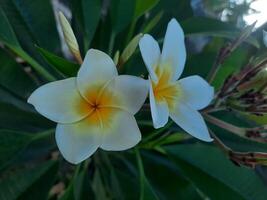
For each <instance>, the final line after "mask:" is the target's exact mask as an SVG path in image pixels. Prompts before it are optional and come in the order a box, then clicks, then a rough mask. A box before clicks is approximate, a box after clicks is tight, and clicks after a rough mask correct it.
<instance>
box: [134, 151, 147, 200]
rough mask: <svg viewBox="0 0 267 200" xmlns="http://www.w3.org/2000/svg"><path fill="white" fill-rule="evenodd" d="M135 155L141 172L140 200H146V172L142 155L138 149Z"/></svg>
mask: <svg viewBox="0 0 267 200" xmlns="http://www.w3.org/2000/svg"><path fill="white" fill-rule="evenodd" d="M135 155H136V161H137V165H138V170H139V183H140V198H139V199H140V200H144V193H145V172H144V166H143V161H142V158H141V155H140V152H139V150H138V149H137V148H135Z"/></svg>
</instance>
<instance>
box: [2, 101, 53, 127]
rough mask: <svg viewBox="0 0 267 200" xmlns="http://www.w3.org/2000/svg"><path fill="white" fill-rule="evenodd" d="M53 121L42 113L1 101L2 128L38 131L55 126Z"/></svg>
mask: <svg viewBox="0 0 267 200" xmlns="http://www.w3.org/2000/svg"><path fill="white" fill-rule="evenodd" d="M54 126H55V125H54V123H53V122H51V121H49V120H47V119H46V118H44V117H42V116H41V115H39V114H37V113H33V112H29V111H24V110H21V109H19V108H16V107H15V106H13V105H11V104H7V103H0V128H1V129H10V130H17V131H25V132H36V131H42V130H46V129H48V128H53V127H54Z"/></svg>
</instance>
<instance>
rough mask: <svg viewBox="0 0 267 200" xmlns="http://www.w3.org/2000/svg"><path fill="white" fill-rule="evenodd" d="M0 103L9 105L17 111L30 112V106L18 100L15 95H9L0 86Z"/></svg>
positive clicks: (22, 100) (8, 92)
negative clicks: (17, 109)
mask: <svg viewBox="0 0 267 200" xmlns="http://www.w3.org/2000/svg"><path fill="white" fill-rule="evenodd" d="M0 102H1V103H6V104H11V105H13V106H15V107H17V108H19V109H22V110H26V111H32V110H33V108H32V106H31V105H30V104H28V103H26V102H25V100H24V99H21V98H18V97H17V95H14V94H11V93H10V91H8V90H7V89H5V88H3V87H1V86H0Z"/></svg>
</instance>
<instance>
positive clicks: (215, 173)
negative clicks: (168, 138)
mask: <svg viewBox="0 0 267 200" xmlns="http://www.w3.org/2000/svg"><path fill="white" fill-rule="evenodd" d="M188 149H190V151H188ZM166 151H167V152H168V153H169V154H170V156H171V158H173V159H174V161H175V163H176V164H177V167H178V168H179V169H180V170H181V172H182V173H183V174H184V175H185V176H186V177H187V178H188V179H189V180H190V181H191V182H192V183H194V184H195V185H196V186H197V187H198V188H199V189H200V190H201V191H202V192H204V194H206V195H207V196H208V197H210V198H211V199H218V200H220V199H222V200H224V199H236V200H237V199H242V200H243V199H247V200H254V199H255V200H261V199H262V200H264V199H265V197H266V196H267V191H266V188H265V185H264V183H263V182H262V181H261V180H260V178H259V177H258V176H257V174H256V173H255V172H254V171H252V170H250V169H246V168H241V167H237V166H235V165H234V164H233V163H232V162H231V161H229V160H228V159H227V157H226V156H225V155H224V154H223V152H221V151H220V149H218V148H215V147H212V146H208V145H201V144H193V145H178V146H177V145H176V146H170V147H167V148H166ZM221 194H223V195H221Z"/></svg>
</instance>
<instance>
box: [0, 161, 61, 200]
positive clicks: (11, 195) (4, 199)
mask: <svg viewBox="0 0 267 200" xmlns="http://www.w3.org/2000/svg"><path fill="white" fill-rule="evenodd" d="M56 164H57V163H56V162H55V161H48V162H46V163H44V164H41V165H38V166H36V167H29V168H25V169H19V170H18V171H15V172H10V173H8V174H6V175H5V176H3V177H2V178H1V179H0V199H1V200H16V199H19V197H20V196H21V195H23V194H24V192H26V191H27V190H30V188H31V187H32V186H33V185H34V184H36V183H38V182H39V180H40V179H42V178H44V177H46V176H47V175H49V173H50V172H53V177H55V174H54V173H55V169H54V167H55V165H56ZM39 183H41V185H39V187H38V190H39V191H40V189H43V188H42V187H44V186H43V185H42V183H43V184H44V182H41V181H40V182H39ZM50 185H51V182H50ZM34 187H35V186H34ZM45 187H46V188H47V186H45ZM36 192H37V190H36ZM43 194H44V193H43ZM35 195H36V194H35ZM45 196H47V194H46V195H45ZM45 196H44V197H45ZM35 197H36V196H35ZM39 197H40V196H39ZM39 197H38V199H40V198H42V199H43V197H40V198H39Z"/></svg>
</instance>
